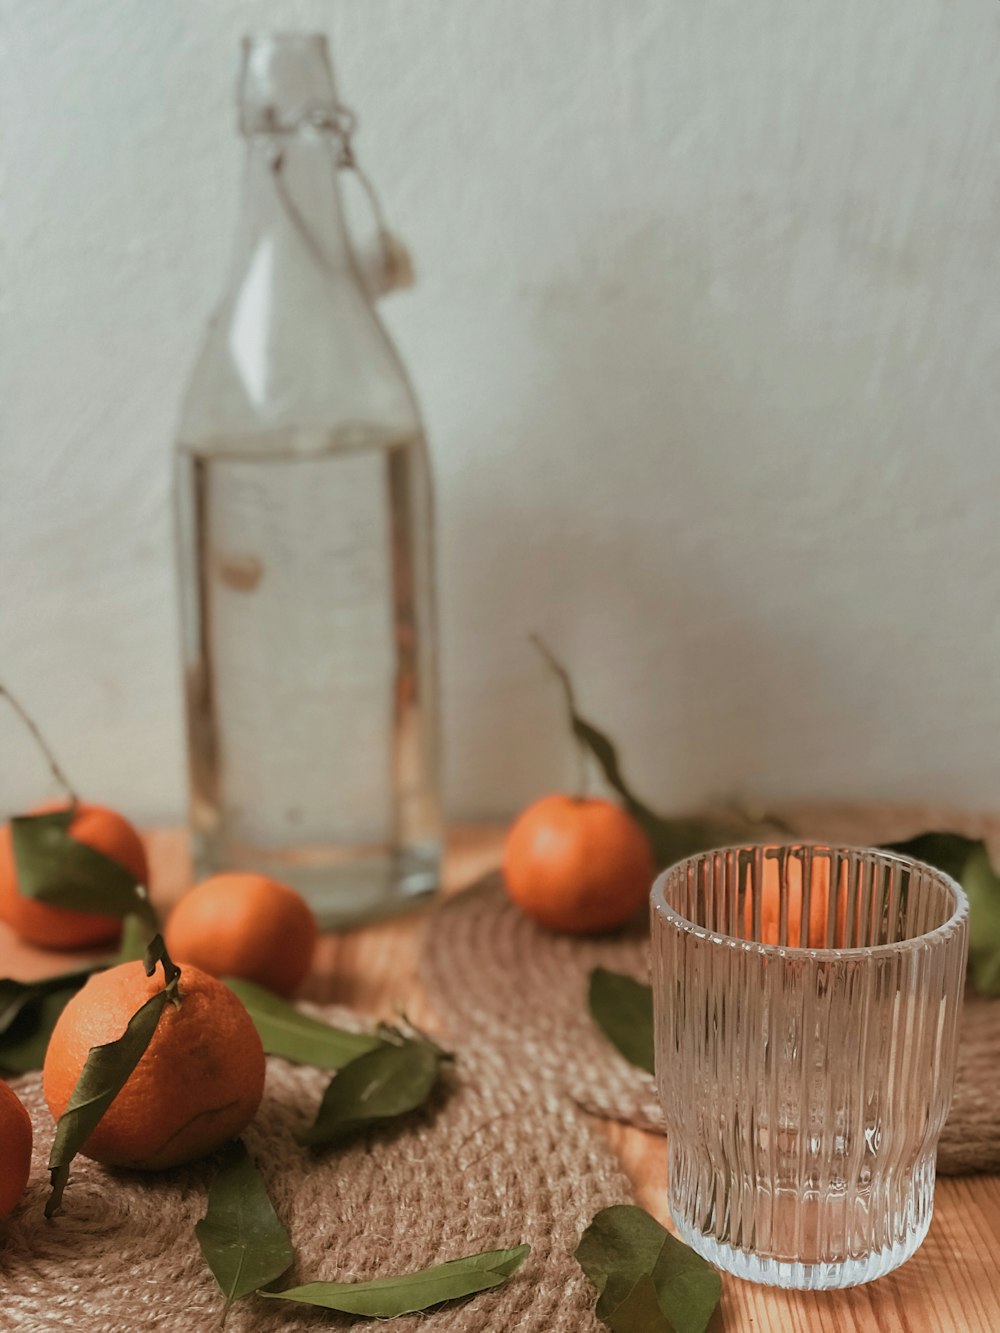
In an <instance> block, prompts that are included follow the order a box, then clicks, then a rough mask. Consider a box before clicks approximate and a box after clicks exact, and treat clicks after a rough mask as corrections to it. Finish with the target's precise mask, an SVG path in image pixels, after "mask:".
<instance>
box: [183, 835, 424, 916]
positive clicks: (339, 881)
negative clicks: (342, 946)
mask: <svg viewBox="0 0 1000 1333" xmlns="http://www.w3.org/2000/svg"><path fill="white" fill-rule="evenodd" d="M195 849H196V850H195V865H196V870H197V876H196V877H197V878H204V877H206V876H208V875H217V874H221V873H223V872H226V871H249V872H252V873H256V874H260V875H270V876H271V877H272V878H273V879H277V880H280V881H281V882H282V883H283V884H288V885H290V886H291V887H292V888H293V889H295V890H296V891H297V892H298V893H300V894H301V895H302V897H303V898H304V899H305V900H306V902H307V903H308V904H309V906H310V907H311V908H312V910H313V913H314V914H315V916H316V920H317V922H318V923H319V927H320V929H321V930H348V929H352V928H354V927H359V926H364V925H369V924H371V923H372V922H373V921H380V920H383V919H385V918H387V917H391V916H397V915H399V914H401V913H403V912H408V911H411V910H413V908H415V907H416V906H418V905H419V904H421V903H424V902H426V901H427V899H429V898H430V897H431V896H432V895H433V894H434V893H435V892H436V891H437V889H438V888H439V886H440V883H441V849H440V846H439V845H438V844H437V843H426V844H422V845H420V846H418V847H415V848H411V849H408V850H406V851H396V852H393V851H390V850H386V849H384V848H353V849H341V850H340V851H339V852H333V851H331V850H328V849H325V848H321V847H320V848H308V849H306V848H300V849H296V850H286V849H282V850H280V851H276V850H274V849H271V848H266V847H260V846H256V847H246V846H240V845H232V844H229V845H224V844H220V843H216V842H214V841H213V840H211V839H207V838H206V839H203V840H199V839H198V838H197V836H196V838H195Z"/></svg>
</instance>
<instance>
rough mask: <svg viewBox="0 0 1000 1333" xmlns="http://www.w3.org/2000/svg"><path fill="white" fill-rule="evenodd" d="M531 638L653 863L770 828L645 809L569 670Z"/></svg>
mask: <svg viewBox="0 0 1000 1333" xmlns="http://www.w3.org/2000/svg"><path fill="white" fill-rule="evenodd" d="M532 639H533V641H534V643H535V645H536V647H537V648H538V649H539V651H540V652H541V653H542V655H543V656H544V657H545V659H546V661H547V662H548V664H549V666H550V667H551V668H552V670H553V672H554V673H555V674H556V676H557V677H558V679H559V681H560V683H561V684H562V688H563V694H564V695H565V698H566V708H567V711H568V713H569V722H570V727H571V729H572V731H573V735H574V736H575V737H576V739H577V740H578V741H579V742H580V744H581V745H582V746H583V747H584V748H585V749H586V750H589V751H590V753H591V754H592V755H593V756H594V758H595V759H596V760H597V763H598V765H599V767H600V769H601V771H602V773H603V774H604V777H605V779H606V781H607V783H608V785H609V786H610V787H611V788H612V789H613V790H614V791H615V792H617V793H618V795H619V796H620V797H621V801H622V804H623V805H624V807H625V809H626V810H627V811H628V812H629V814H630V815H631V816H632V818H633V819H634V820H635V821H636V823H637V824H638V825H639V826H640V827H641V828H642V830H643V831H644V832H645V834H646V837H647V838H648V839H649V842H650V846H651V847H652V849H653V859H654V861H655V862H656V864H657V865H659V866H661V867H663V866H669V865H673V863H674V862H675V861H680V860H683V858H684V857H685V856H692V855H694V853H695V852H702V851H707V850H708V849H709V848H711V847H725V846H727V845H729V844H731V843H734V842H742V841H744V840H745V839H746V838H747V837H748V836H754V837H760V836H762V835H763V834H764V833H765V832H767V831H768V830H769V829H773V828H775V827H776V826H775V825H774V824H773V823H771V822H769V821H762V822H754V821H749V820H746V819H741V820H735V819H734V820H733V822H732V823H723V822H721V821H718V820H710V819H667V818H665V817H664V816H663V815H658V814H657V813H656V812H655V811H654V810H651V809H650V808H649V806H648V805H646V804H645V802H644V801H642V800H640V799H639V797H638V796H636V794H635V792H633V791H632V788H631V787H630V786H629V785H628V783H627V782H626V781H625V775H624V773H623V772H622V770H621V763H620V761H619V759H618V751H617V750H616V749H615V747H614V745H613V744H612V742H611V741H610V739H609V738H608V736H607V735H606V734H605V733H604V732H603V731H600V730H599V729H598V728H597V727H595V726H594V725H593V723H592V722H588V721H587V719H586V718H585V717H583V716H582V715H581V713H580V712H579V710H578V708H577V706H576V696H575V693H574V690H573V682H572V681H571V680H570V676H569V672H568V671H567V670H566V668H565V667H564V666H563V665H562V664H561V663H560V662H559V661H558V660H557V658H556V657H555V656H554V654H553V653H552V652H551V650H550V649H549V648H548V647H547V646H546V644H545V643H544V642H543V641H542V640H541V639H540V638H539V637H538V635H532Z"/></svg>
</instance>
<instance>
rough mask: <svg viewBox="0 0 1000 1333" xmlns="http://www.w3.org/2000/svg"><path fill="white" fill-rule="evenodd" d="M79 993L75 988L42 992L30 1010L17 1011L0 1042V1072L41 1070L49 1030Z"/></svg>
mask: <svg viewBox="0 0 1000 1333" xmlns="http://www.w3.org/2000/svg"><path fill="white" fill-rule="evenodd" d="M79 989H80V988H79V986H65V987H63V988H62V989H61V990H49V991H45V992H44V993H43V994H42V995H41V996H39V998H38V999H37V1000H35V1001H34V1002H33V1003H32V1005H31V1006H30V1008H27V1009H23V1010H22V1011H21V1014H20V1016H19V1018H18V1020H17V1022H16V1023H14V1024H13V1025H12V1026H11V1027H10V1028H8V1029H7V1031H6V1032H5V1033H4V1034H3V1037H2V1038H0V1069H2V1070H3V1071H4V1073H6V1074H27V1073H30V1071H31V1070H33V1069H41V1067H42V1065H43V1064H44V1063H45V1052H46V1051H47V1050H48V1047H49V1038H50V1037H51V1036H52V1029H53V1028H54V1027H55V1025H56V1022H57V1020H58V1018H59V1015H60V1014H61V1013H62V1011H63V1010H64V1009H65V1008H66V1005H67V1002H68V1001H69V1000H71V999H72V998H73V996H74V995H75V994H76V993H77V991H78V990H79Z"/></svg>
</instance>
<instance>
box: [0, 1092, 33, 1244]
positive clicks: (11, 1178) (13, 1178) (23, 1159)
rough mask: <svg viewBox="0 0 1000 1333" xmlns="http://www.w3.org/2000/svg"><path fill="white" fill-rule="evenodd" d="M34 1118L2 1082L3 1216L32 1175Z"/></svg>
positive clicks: (0, 1185)
mask: <svg viewBox="0 0 1000 1333" xmlns="http://www.w3.org/2000/svg"><path fill="white" fill-rule="evenodd" d="M31 1137H32V1136H31V1117H30V1116H29V1115H28V1112H27V1111H26V1110H25V1109H24V1106H23V1105H22V1104H21V1101H20V1099H19V1098H18V1096H17V1094H16V1093H15V1092H14V1090H13V1088H11V1087H10V1086H9V1084H7V1083H3V1082H0V1162H2V1163H3V1169H2V1170H0V1217H7V1215H8V1214H9V1213H10V1212H12V1211H13V1208H14V1205H15V1204H16V1203H17V1201H18V1200H19V1199H20V1197H21V1195H22V1194H23V1193H24V1191H25V1188H26V1187H27V1184H28V1176H29V1175H30V1173H31Z"/></svg>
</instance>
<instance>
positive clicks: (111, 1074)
mask: <svg viewBox="0 0 1000 1333" xmlns="http://www.w3.org/2000/svg"><path fill="white" fill-rule="evenodd" d="M166 1002H167V992H166V990H162V991H159V992H158V993H157V994H156V995H153V996H151V997H150V998H149V999H148V1000H147V1001H146V1003H145V1004H144V1005H143V1006H142V1007H141V1008H140V1009H138V1010H137V1011H136V1013H134V1014H133V1015H132V1017H131V1018H130V1019H129V1023H128V1027H126V1029H125V1031H124V1033H123V1034H122V1036H120V1037H119V1038H118V1040H117V1041H111V1042H108V1043H107V1044H106V1045H104V1046H93V1047H91V1051H90V1054H89V1055H88V1056H87V1060H86V1063H85V1064H84V1066H83V1069H82V1070H81V1071H80V1077H79V1078H78V1079H77V1082H76V1087H75V1088H74V1089H73V1092H72V1094H71V1095H70V1099H69V1103H68V1104H67V1106H66V1110H65V1111H64V1112H63V1114H62V1115H61V1116H60V1117H59V1123H58V1125H56V1136H55V1141H54V1142H53V1144H52V1152H51V1153H50V1155H49V1173H50V1175H51V1178H52V1193H51V1194H50V1195H49V1199H48V1202H47V1203H46V1205H45V1216H46V1217H51V1216H52V1215H53V1213H55V1212H56V1211H57V1210H58V1208H59V1206H60V1204H61V1203H62V1196H63V1191H64V1190H65V1188H66V1184H67V1181H68V1180H69V1167H70V1163H71V1162H72V1160H73V1158H74V1157H75V1156H76V1154H77V1153H78V1152H79V1151H80V1149H81V1148H82V1147H83V1145H84V1144H85V1143H86V1142H87V1140H88V1139H89V1138H90V1136H91V1134H92V1133H93V1132H94V1130H95V1129H96V1128H97V1126H98V1124H99V1123H100V1121H101V1118H102V1116H103V1115H104V1112H105V1111H106V1110H107V1109H108V1107H109V1106H110V1105H111V1103H112V1102H113V1101H114V1099H115V1098H116V1097H117V1096H118V1094H119V1092H121V1090H122V1088H123V1087H124V1086H125V1084H126V1083H127V1082H128V1077H129V1075H130V1074H131V1073H132V1070H133V1069H134V1068H135V1067H136V1065H137V1064H138V1063H139V1061H140V1060H141V1059H142V1057H143V1055H144V1054H145V1051H146V1047H147V1046H148V1045H149V1043H150V1040H151V1038H152V1036H153V1033H154V1032H155V1031H156V1025H157V1023H158V1022H159V1021H160V1015H161V1014H162V1013H163V1007H164V1005H165V1004H166Z"/></svg>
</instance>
